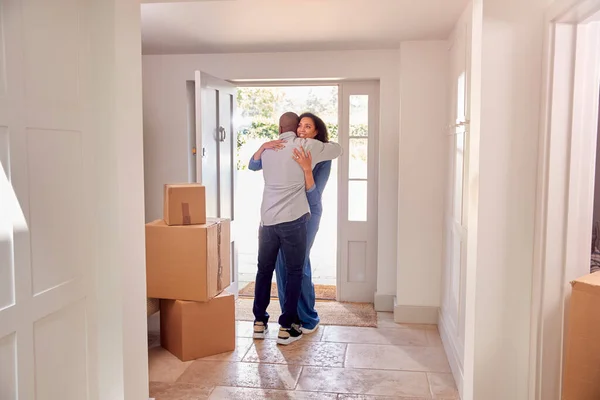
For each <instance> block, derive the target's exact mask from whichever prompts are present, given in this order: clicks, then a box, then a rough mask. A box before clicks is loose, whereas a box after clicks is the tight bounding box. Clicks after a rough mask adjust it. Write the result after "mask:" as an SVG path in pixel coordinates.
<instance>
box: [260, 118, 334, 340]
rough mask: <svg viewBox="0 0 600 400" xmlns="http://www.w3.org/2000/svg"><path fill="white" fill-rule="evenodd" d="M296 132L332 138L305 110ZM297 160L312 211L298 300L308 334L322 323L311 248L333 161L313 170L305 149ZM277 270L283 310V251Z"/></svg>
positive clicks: (297, 152) (274, 146)
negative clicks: (317, 301) (316, 306)
mask: <svg viewBox="0 0 600 400" xmlns="http://www.w3.org/2000/svg"><path fill="white" fill-rule="evenodd" d="M296 134H297V135H298V137H299V138H310V139H316V140H320V141H321V142H324V143H327V142H328V141H329V137H328V132H327V126H326V125H325V123H324V122H323V120H322V119H321V118H319V117H317V116H316V115H314V114H312V113H304V114H302V115H300V123H299V124H298V129H297V131H296ZM280 145H281V141H279V140H274V141H272V142H268V143H265V144H264V145H263V146H261V149H259V150H258V151H257V154H258V153H262V151H264V150H266V149H277V148H279V146H280ZM259 157H260V154H259ZM254 158H256V157H253V160H251V161H250V165H249V168H250V169H253V170H256V169H260V168H261V167H262V166H259V165H257V164H258V163H257V162H256V160H254ZM294 160H296V162H297V163H298V164H299V165H300V167H301V168H302V170H303V171H304V181H305V184H306V195H307V199H308V204H309V206H310V214H311V217H310V219H309V220H308V224H307V227H306V232H307V243H306V245H307V246H306V259H305V261H304V275H303V278H302V291H301V293H300V300H299V301H298V318H300V323H301V326H302V328H301V329H302V333H306V334H308V333H313V332H314V331H315V330H317V328H318V326H319V322H320V319H319V314H318V313H317V310H315V287H314V285H313V283H312V268H311V263H310V250H311V248H312V245H313V243H314V241H315V237H316V235H317V232H318V230H319V224H320V222H321V215H322V214H323V205H322V202H321V196H322V194H323V190H324V189H325V185H326V184H327V181H328V180H329V174H330V172H331V161H323V162H320V163H318V164H317V165H315V168H314V169H312V170H311V166H312V157H311V155H310V153H305V152H304V150H303V149H302V150H294ZM275 270H276V272H277V291H278V296H279V304H280V306H281V309H283V303H284V302H285V285H286V269H285V259H284V257H283V252H282V251H281V250H280V251H279V254H278V256H277V263H276V265H275Z"/></svg>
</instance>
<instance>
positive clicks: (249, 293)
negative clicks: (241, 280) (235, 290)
mask: <svg viewBox="0 0 600 400" xmlns="http://www.w3.org/2000/svg"><path fill="white" fill-rule="evenodd" d="M254 286H255V285H254V282H250V283H249V284H247V285H246V286H244V288H243V289H242V290H240V291H239V295H240V296H241V297H254ZM336 293H337V291H336V288H335V285H315V297H316V299H317V300H334V301H335V296H336ZM271 297H272V298H278V297H279V296H278V295H277V283H275V282H273V283H271Z"/></svg>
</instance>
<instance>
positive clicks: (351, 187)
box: [348, 181, 368, 222]
mask: <svg viewBox="0 0 600 400" xmlns="http://www.w3.org/2000/svg"><path fill="white" fill-rule="evenodd" d="M367 187H368V185H367V181H349V182H348V221H360V222H364V221H366V220H367V195H368V192H367Z"/></svg>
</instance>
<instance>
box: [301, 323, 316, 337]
mask: <svg viewBox="0 0 600 400" xmlns="http://www.w3.org/2000/svg"><path fill="white" fill-rule="evenodd" d="M300 329H301V330H302V333H304V334H307V335H308V334H311V333H313V332H315V331H316V330H317V329H319V322H317V324H316V325H315V327H314V328H312V329H309V328H305V327H302V328H300Z"/></svg>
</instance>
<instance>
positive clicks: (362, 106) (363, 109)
mask: <svg viewBox="0 0 600 400" xmlns="http://www.w3.org/2000/svg"><path fill="white" fill-rule="evenodd" d="M349 98H350V99H349V100H350V137H354V136H369V96H368V95H366V94H360V95H350V96H349Z"/></svg>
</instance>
